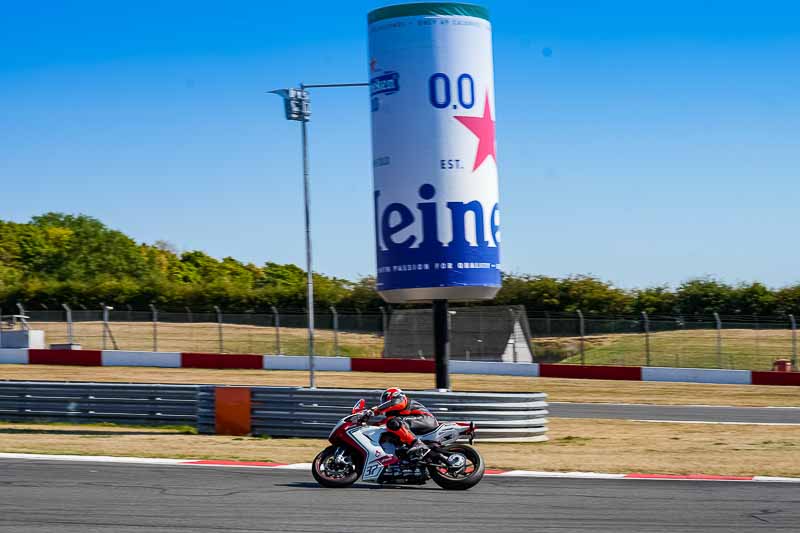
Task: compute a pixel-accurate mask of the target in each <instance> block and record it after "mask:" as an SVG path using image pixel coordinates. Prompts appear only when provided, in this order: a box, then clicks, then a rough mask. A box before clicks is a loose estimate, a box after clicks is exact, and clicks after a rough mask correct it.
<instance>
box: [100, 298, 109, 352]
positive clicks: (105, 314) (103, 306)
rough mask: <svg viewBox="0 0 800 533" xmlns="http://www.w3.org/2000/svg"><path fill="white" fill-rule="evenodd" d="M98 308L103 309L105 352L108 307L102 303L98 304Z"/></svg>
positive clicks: (105, 345)
mask: <svg viewBox="0 0 800 533" xmlns="http://www.w3.org/2000/svg"><path fill="white" fill-rule="evenodd" d="M100 307H101V308H102V309H103V349H104V350H105V349H106V347H107V343H108V307H107V306H106V304H104V303H103V302H100Z"/></svg>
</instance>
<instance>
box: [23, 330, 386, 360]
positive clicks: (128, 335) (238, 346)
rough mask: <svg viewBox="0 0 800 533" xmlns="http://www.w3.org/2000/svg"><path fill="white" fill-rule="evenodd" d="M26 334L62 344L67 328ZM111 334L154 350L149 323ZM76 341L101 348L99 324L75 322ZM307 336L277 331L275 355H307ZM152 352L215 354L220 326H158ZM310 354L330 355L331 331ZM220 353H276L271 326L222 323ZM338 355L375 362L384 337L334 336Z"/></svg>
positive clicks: (120, 342)
mask: <svg viewBox="0 0 800 533" xmlns="http://www.w3.org/2000/svg"><path fill="white" fill-rule="evenodd" d="M30 327H31V329H40V330H43V331H44V332H45V339H46V341H47V342H48V343H49V344H53V343H66V342H67V329H66V324H64V323H59V322H31V323H30ZM110 329H111V334H112V335H113V337H114V341H116V343H117V347H118V348H119V349H120V350H134V351H136V350H143V351H149V350H152V349H153V324H152V323H149V322H111V326H110ZM73 335H74V338H75V342H77V343H78V344H81V345H82V347H83V348H85V349H88V350H100V349H102V348H103V323H102V322H75V323H74V326H73ZM306 335H307V331H306V329H304V328H287V327H281V328H280V352H281V353H284V354H289V355H305V354H306V353H308V339H307V336H306ZM156 337H157V341H158V342H157V347H158V350H159V351H163V352H218V351H219V327H218V325H217V324H216V323H209V322H195V323H186V324H177V323H170V322H159V324H158V328H157V332H156ZM314 337H315V343H316V344H315V346H316V348H315V352H316V353H317V354H319V355H334V336H333V331H332V330H325V329H318V330H316V331H315V335H314ZM222 338H223V348H224V350H225V351H226V352H229V353H256V354H260V353H277V348H278V342H277V335H276V330H275V328H273V327H265V326H252V325H240V324H224V325H223V330H222ZM338 344H339V355H345V356H351V357H380V356H381V353H382V352H383V338H382V337H379V336H377V335H373V334H368V333H347V332H340V333H339V334H338ZM106 347H107V349H112V348H113V342H112V339H111V338H110V337H108V338H107V339H106Z"/></svg>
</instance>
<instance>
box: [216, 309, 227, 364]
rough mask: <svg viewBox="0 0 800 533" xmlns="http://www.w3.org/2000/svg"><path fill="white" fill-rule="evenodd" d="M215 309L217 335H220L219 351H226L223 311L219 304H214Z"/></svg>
mask: <svg viewBox="0 0 800 533" xmlns="http://www.w3.org/2000/svg"><path fill="white" fill-rule="evenodd" d="M214 311H215V312H216V313H217V337H219V353H224V352H225V342H224V339H223V337H222V311H221V310H220V308H219V306H218V305H215V306H214Z"/></svg>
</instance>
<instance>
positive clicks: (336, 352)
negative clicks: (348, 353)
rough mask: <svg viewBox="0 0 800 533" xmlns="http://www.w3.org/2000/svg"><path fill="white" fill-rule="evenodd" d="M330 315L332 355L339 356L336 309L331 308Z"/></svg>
mask: <svg viewBox="0 0 800 533" xmlns="http://www.w3.org/2000/svg"><path fill="white" fill-rule="evenodd" d="M331 315H333V355H335V356H336V355H339V313H337V312H336V308H335V307H334V306H331Z"/></svg>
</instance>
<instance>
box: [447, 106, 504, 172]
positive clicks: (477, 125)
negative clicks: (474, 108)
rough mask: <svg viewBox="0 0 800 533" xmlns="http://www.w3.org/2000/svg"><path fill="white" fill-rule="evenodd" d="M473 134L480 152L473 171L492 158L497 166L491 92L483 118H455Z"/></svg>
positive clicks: (476, 157) (476, 156)
mask: <svg viewBox="0 0 800 533" xmlns="http://www.w3.org/2000/svg"><path fill="white" fill-rule="evenodd" d="M453 118H455V119H456V120H457V121H459V122H460V123H462V124H463V125H465V126H466V127H467V128H469V131H471V132H472V133H473V135H475V136H476V137H477V138H478V152H477V153H476V154H475V165H474V166H473V167H472V171H473V172H475V171H476V170H478V167H479V166H481V165H482V164H483V162H484V161H486V158H488V157H489V156H492V157H493V158H494V162H495V164H497V153H496V149H495V145H494V120H492V109H491V108H490V107H489V91H486V101H485V102H484V104H483V116H482V117H453Z"/></svg>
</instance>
